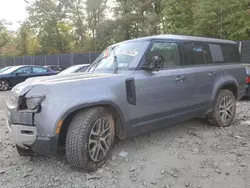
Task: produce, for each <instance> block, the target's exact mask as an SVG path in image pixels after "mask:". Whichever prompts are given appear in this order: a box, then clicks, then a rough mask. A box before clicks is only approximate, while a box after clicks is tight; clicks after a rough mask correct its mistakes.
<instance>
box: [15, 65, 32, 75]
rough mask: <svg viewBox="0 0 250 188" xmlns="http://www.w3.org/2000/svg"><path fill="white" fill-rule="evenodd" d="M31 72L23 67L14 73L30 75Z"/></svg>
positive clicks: (28, 68) (29, 68)
mask: <svg viewBox="0 0 250 188" xmlns="http://www.w3.org/2000/svg"><path fill="white" fill-rule="evenodd" d="M31 72H32V71H31V67H23V68H20V69H18V70H17V71H16V72H15V73H19V74H30V73H31Z"/></svg>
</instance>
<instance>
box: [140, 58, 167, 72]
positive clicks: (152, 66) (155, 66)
mask: <svg viewBox="0 0 250 188" xmlns="http://www.w3.org/2000/svg"><path fill="white" fill-rule="evenodd" d="M163 62H164V60H163V57H162V56H153V57H152V58H151V59H150V60H149V63H148V64H147V65H146V66H144V67H142V69H143V70H149V71H159V70H160V69H162V68H163Z"/></svg>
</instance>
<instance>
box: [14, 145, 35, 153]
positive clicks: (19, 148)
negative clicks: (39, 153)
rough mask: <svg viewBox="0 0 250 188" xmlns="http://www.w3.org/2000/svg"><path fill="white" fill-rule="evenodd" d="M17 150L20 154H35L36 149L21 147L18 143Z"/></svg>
mask: <svg viewBox="0 0 250 188" xmlns="http://www.w3.org/2000/svg"><path fill="white" fill-rule="evenodd" d="M16 150H17V153H18V154H19V155H20V156H33V155H34V151H32V150H31V149H24V148H21V147H19V146H18V145H16Z"/></svg>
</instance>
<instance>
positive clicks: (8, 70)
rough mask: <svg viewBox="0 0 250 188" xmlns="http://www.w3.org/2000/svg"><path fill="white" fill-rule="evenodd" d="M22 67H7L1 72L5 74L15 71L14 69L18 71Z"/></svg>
mask: <svg viewBox="0 0 250 188" xmlns="http://www.w3.org/2000/svg"><path fill="white" fill-rule="evenodd" d="M19 68H20V67H18V66H17V67H10V68H8V69H6V70H5V71H3V72H1V73H4V74H10V73H13V72H14V71H16V70H17V69H19Z"/></svg>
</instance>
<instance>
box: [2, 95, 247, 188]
mask: <svg viewBox="0 0 250 188" xmlns="http://www.w3.org/2000/svg"><path fill="white" fill-rule="evenodd" d="M7 96H8V92H5V93H0V187H1V188H14V187H24V188H29V187H32V188H33V187H46V188H47V187H66V188H71V187H74V188H78V187H79V188H93V187H96V188H99V187H100V188H102V187H105V188H109V187H111V188H113V187H114V188H115V187H119V188H144V187H156V188H158V187H159V188H182V187H192V188H200V187H202V188H249V187H250V171H249V167H250V101H249V102H248V101H246V100H245V101H244V100H243V101H240V102H239V103H238V104H237V107H238V109H237V117H236V120H235V124H234V125H233V126H232V127H228V128H217V127H210V126H207V125H206V124H205V123H204V122H201V121H200V120H192V121H188V122H185V123H182V124H178V125H174V126H171V127H168V128H166V129H164V130H160V131H156V132H153V133H149V134H145V135H142V136H138V137H136V138H133V139H129V140H125V141H120V142H119V143H117V144H116V146H115V148H114V151H113V153H112V158H111V159H110V160H109V161H108V162H107V164H106V165H105V166H104V167H102V168H101V169H99V170H98V171H97V172H95V173H90V174H88V173H84V172H81V171H77V170H74V169H72V168H70V166H69V165H68V164H67V162H66V160H65V158H64V157H43V156H37V157H20V156H18V154H17V153H16V148H15V146H14V145H13V144H12V142H11V140H10V137H9V134H8V130H7V128H6V126H5V121H6V117H5V109H4V108H5V101H6V99H7ZM122 151H125V152H127V153H128V154H127V156H125V157H124V156H120V155H119V154H120V152H122Z"/></svg>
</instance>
